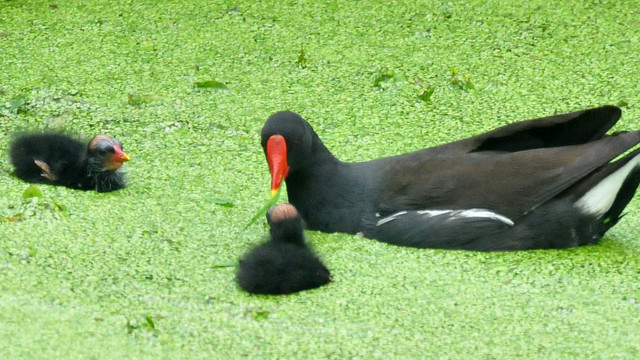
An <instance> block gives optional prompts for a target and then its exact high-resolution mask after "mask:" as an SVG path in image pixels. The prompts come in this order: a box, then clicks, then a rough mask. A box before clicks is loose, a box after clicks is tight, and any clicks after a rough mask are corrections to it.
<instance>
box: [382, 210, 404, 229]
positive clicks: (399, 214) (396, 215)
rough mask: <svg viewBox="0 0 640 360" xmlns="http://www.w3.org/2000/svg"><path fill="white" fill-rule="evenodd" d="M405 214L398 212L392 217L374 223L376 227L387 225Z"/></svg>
mask: <svg viewBox="0 0 640 360" xmlns="http://www.w3.org/2000/svg"><path fill="white" fill-rule="evenodd" d="M406 213H407V212H406V211H400V212H397V213H395V214H393V215H389V216H387V217H386V218H384V219H380V220H378V222H377V223H376V226H380V225H384V224H386V223H388V222H389V221H393V220H395V219H397V218H398V216H401V215H404V214H406Z"/></svg>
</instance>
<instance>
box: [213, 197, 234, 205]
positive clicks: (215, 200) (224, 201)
mask: <svg viewBox="0 0 640 360" xmlns="http://www.w3.org/2000/svg"><path fill="white" fill-rule="evenodd" d="M211 201H213V203H214V204H216V205H220V206H224V207H233V202H231V200H229V199H220V198H213V199H212V200H211Z"/></svg>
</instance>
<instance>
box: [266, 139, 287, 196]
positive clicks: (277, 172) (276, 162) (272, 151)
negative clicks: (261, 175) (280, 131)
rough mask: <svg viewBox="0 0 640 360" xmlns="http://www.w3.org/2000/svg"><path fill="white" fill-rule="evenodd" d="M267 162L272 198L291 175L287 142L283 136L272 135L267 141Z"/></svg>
mask: <svg viewBox="0 0 640 360" xmlns="http://www.w3.org/2000/svg"><path fill="white" fill-rule="evenodd" d="M267 162H268V163H269V172H271V197H274V196H276V194H277V193H278V190H280V185H281V184H282V180H283V179H284V178H286V177H287V174H288V173H289V165H288V164H287V142H286V141H285V140H284V137H283V136H282V135H272V136H271V137H270V138H269V140H268V141H267Z"/></svg>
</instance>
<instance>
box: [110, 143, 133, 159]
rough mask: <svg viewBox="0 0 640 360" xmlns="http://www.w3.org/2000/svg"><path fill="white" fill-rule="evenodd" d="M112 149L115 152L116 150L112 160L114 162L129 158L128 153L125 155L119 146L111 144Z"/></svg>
mask: <svg viewBox="0 0 640 360" xmlns="http://www.w3.org/2000/svg"><path fill="white" fill-rule="evenodd" d="M113 150H115V152H116V155H115V158H114V161H116V162H125V161H129V160H131V158H130V157H129V155H127V154H126V153H125V152H124V151H122V148H121V147H120V146H118V145H114V146H113Z"/></svg>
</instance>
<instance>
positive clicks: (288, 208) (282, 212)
mask: <svg viewBox="0 0 640 360" xmlns="http://www.w3.org/2000/svg"><path fill="white" fill-rule="evenodd" d="M267 221H268V222H269V226H270V228H271V230H270V233H271V239H272V240H273V241H282V242H288V243H293V244H299V245H304V232H303V231H304V221H303V220H302V218H301V217H300V214H299V213H298V210H296V208H295V207H294V206H293V205H291V204H280V205H274V206H272V207H271V208H270V209H269V211H267Z"/></svg>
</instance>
